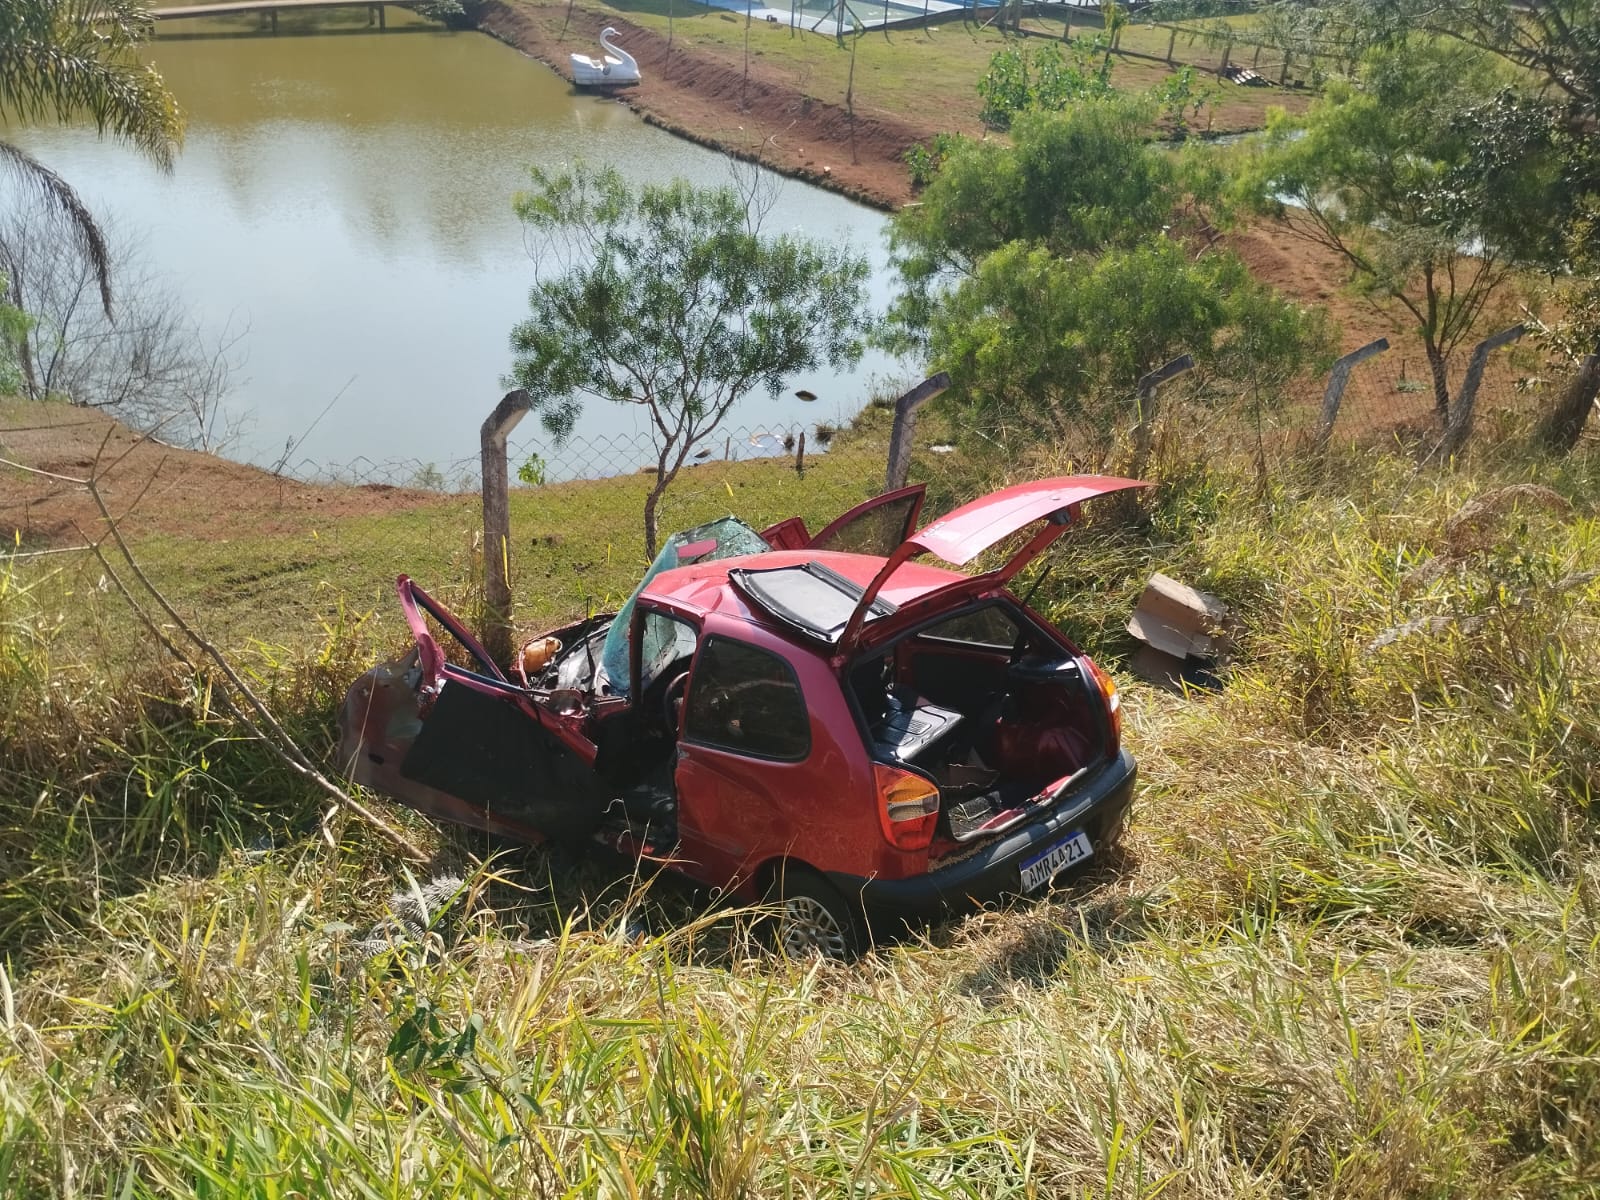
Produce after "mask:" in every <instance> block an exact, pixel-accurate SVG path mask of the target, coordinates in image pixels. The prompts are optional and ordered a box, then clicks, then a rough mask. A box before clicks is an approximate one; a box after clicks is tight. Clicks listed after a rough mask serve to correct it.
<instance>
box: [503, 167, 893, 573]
mask: <svg viewBox="0 0 1600 1200" xmlns="http://www.w3.org/2000/svg"><path fill="white" fill-rule="evenodd" d="M530 173H531V176H532V182H533V188H532V189H531V190H530V191H528V192H524V193H521V194H519V195H518V196H517V198H516V211H517V215H518V216H519V217H520V218H521V220H522V222H523V226H524V229H525V235H526V237H527V239H528V244H529V251H530V253H531V254H532V256H533V257H534V260H535V263H536V264H538V269H539V278H538V281H537V282H536V283H535V284H534V287H533V290H532V293H531V295H530V297H529V305H530V308H531V313H530V315H529V317H528V319H527V320H525V321H523V322H522V323H520V324H519V325H517V326H516V328H515V329H513V330H512V333H511V345H512V349H513V351H514V352H515V355H516V360H515V364H514V365H513V367H512V370H511V373H510V375H509V377H508V383H509V385H510V386H514V387H520V388H523V389H525V390H526V391H527V393H528V398H529V401H530V405H531V407H532V409H533V411H535V412H537V413H538V414H539V416H540V418H541V420H542V422H543V424H544V426H545V428H546V429H547V430H548V431H549V432H550V433H551V434H552V435H553V436H555V437H556V438H557V439H558V440H560V439H564V438H566V437H567V436H568V435H569V434H570V433H571V431H572V428H573V426H574V424H575V423H576V422H577V420H578V417H579V416H580V415H581V413H582V411H583V407H584V404H585V402H586V401H587V400H590V399H598V400H606V401H610V402H612V403H615V404H619V405H631V406H634V407H636V408H638V409H640V410H642V411H643V413H644V414H645V415H646V417H647V418H648V421H649V427H650V434H651V440H652V444H653V446H654V448H655V451H656V462H655V467H654V475H655V479H654V482H653V484H652V486H651V489H650V493H649V495H648V496H647V497H646V498H645V504H644V536H645V550H646V554H647V555H648V556H649V557H652V558H653V557H654V556H655V553H656V545H657V532H658V529H657V515H658V508H659V506H660V504H661V498H662V496H663V495H664V494H665V493H666V491H667V489H668V488H669V487H671V485H672V482H673V480H674V479H676V478H677V476H678V473H679V472H680V471H681V470H682V469H683V466H684V463H686V462H687V461H688V460H689V458H690V456H691V455H692V454H693V453H694V450H695V448H696V447H698V446H699V445H701V444H702V443H703V442H705V441H706V440H707V439H708V438H710V437H711V436H712V435H713V434H714V433H715V432H716V430H717V428H718V426H720V425H721V424H722V421H723V419H724V418H726V417H727V415H728V412H729V410H730V409H731V408H732V407H733V405H734V404H735V402H737V401H738V400H739V399H740V398H741V397H743V396H746V395H748V394H750V393H751V392H754V391H756V390H757V389H764V390H766V391H767V392H769V393H771V394H772V395H773V396H774V397H776V396H777V395H778V394H779V392H781V391H782V389H783V386H784V383H785V380H786V379H787V378H788V377H789V376H790V375H792V374H794V373H795V372H799V371H808V370H812V369H814V368H816V367H817V366H819V365H820V364H821V363H823V362H826V363H828V364H829V365H831V366H834V367H843V366H846V365H851V364H853V363H855V362H856V361H857V360H858V359H859V358H860V356H861V352H862V349H863V339H864V337H865V335H866V333H867V332H868V322H869V315H868V311H867V305H866V300H867V297H866V281H867V273H868V268H867V260H866V258H865V256H864V255H862V254H860V253H859V252H857V251H855V250H854V249H853V248H851V247H849V246H847V245H838V244H830V243H826V242H822V241H819V240H816V239H813V238H809V237H803V236H799V235H794V234H783V235H779V236H765V235H763V234H762V232H761V218H762V216H763V215H764V213H765V211H766V209H767V208H768V207H769V201H768V198H767V196H766V194H765V193H764V188H765V186H766V185H765V184H764V183H763V182H762V179H763V177H762V176H761V175H759V174H758V173H756V172H754V171H750V172H748V173H742V174H740V175H738V176H737V178H738V179H739V181H740V183H741V184H742V185H744V186H742V187H737V188H736V187H697V186H695V185H694V184H691V183H689V182H687V181H685V180H681V179H680V180H676V181H674V182H672V183H667V184H648V185H645V186H642V187H633V186H632V185H630V184H629V183H628V182H627V181H626V180H624V179H623V178H622V176H621V175H620V174H619V173H618V172H617V171H615V170H614V169H609V168H608V169H605V170H596V169H593V168H590V167H587V166H584V165H581V164H580V165H578V166H576V167H574V168H571V169H568V170H563V171H560V172H548V171H545V170H544V169H543V168H540V167H534V168H532V169H531V172H530Z"/></svg>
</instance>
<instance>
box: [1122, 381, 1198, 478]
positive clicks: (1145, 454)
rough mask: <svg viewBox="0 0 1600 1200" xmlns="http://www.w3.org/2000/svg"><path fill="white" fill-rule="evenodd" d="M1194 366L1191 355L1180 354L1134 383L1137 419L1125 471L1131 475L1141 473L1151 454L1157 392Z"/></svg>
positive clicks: (1134, 475)
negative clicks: (1137, 409)
mask: <svg viewBox="0 0 1600 1200" xmlns="http://www.w3.org/2000/svg"><path fill="white" fill-rule="evenodd" d="M1192 370H1194V355H1192V354H1180V355H1178V357H1177V358H1175V359H1173V360H1172V361H1171V362H1169V363H1168V364H1167V365H1166V366H1164V367H1157V368H1156V369H1155V370H1154V371H1151V372H1150V373H1149V374H1148V375H1145V376H1143V377H1141V378H1140V380H1139V382H1138V384H1137V385H1136V387H1135V394H1136V395H1137V397H1138V401H1139V423H1138V424H1137V425H1135V426H1134V429H1133V459H1132V461H1131V462H1130V463H1129V464H1128V474H1129V475H1130V476H1132V477H1133V478H1134V479H1137V478H1139V476H1140V475H1142V474H1143V473H1144V468H1145V462H1146V460H1148V459H1149V457H1150V438H1151V434H1152V433H1153V432H1154V430H1155V424H1156V407H1157V400H1156V396H1157V393H1158V392H1159V391H1160V390H1161V385H1162V384H1163V383H1166V382H1167V380H1169V379H1176V378H1177V377H1178V376H1179V375H1182V374H1184V373H1186V372H1188V371H1192Z"/></svg>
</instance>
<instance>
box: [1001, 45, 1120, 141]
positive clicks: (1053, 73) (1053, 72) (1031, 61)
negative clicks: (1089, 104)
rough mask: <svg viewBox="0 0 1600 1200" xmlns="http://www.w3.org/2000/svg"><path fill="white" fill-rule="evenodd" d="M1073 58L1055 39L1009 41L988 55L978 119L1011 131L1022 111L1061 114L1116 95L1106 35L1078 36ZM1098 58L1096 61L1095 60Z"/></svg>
mask: <svg viewBox="0 0 1600 1200" xmlns="http://www.w3.org/2000/svg"><path fill="white" fill-rule="evenodd" d="M1068 49H1069V50H1070V51H1071V59H1070V61H1069V60H1068V57H1067V55H1064V54H1062V52H1061V47H1060V46H1059V45H1057V44H1056V43H1055V42H1043V43H1041V44H1040V45H1038V46H1037V47H1033V48H1029V47H1028V46H1026V45H1007V46H1005V47H1003V48H1002V49H1000V50H997V51H995V53H994V56H993V57H992V58H990V59H989V69H988V70H987V71H986V72H985V73H984V75H983V78H982V79H980V80H978V95H979V96H981V97H982V98H983V111H982V112H980V113H979V114H978V118H979V120H981V121H982V122H983V123H984V124H985V125H987V126H989V128H991V129H1010V128H1011V122H1012V121H1013V120H1015V119H1016V116H1017V114H1018V113H1020V112H1026V111H1028V110H1029V109H1041V110H1043V111H1046V112H1059V111H1061V110H1062V109H1064V108H1066V107H1067V106H1069V105H1071V104H1073V103H1075V102H1077V101H1079V100H1088V99H1097V98H1100V97H1104V96H1108V95H1110V94H1111V65H1112V58H1111V55H1109V54H1107V53H1106V41H1105V38H1104V37H1103V36H1099V35H1097V36H1095V37H1093V38H1073V39H1072V41H1071V42H1070V43H1068ZM1096 59H1098V60H1099V61H1098V62H1096V61H1095V60H1096Z"/></svg>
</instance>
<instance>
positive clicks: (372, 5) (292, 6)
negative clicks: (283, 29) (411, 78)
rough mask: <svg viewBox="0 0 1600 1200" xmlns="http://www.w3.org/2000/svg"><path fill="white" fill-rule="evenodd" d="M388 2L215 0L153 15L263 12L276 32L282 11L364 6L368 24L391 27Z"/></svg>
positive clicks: (191, 16) (179, 17) (186, 16)
mask: <svg viewBox="0 0 1600 1200" xmlns="http://www.w3.org/2000/svg"><path fill="white" fill-rule="evenodd" d="M385 7H387V6H386V5H384V4H381V3H378V2H377V0H215V2H214V3H209V4H178V5H174V6H172V7H170V8H153V9H151V10H150V16H151V17H152V18H153V19H154V20H156V21H158V22H160V21H183V20H192V19H194V18H196V17H231V16H234V15H236V14H238V13H260V14H261V16H262V17H263V18H265V19H268V20H269V21H270V25H271V29H272V32H273V33H277V32H278V14H279V13H282V12H305V11H308V10H317V9H335V8H364V9H366V10H367V24H368V25H375V26H377V27H378V28H379V29H387V28H388V21H387V20H386V19H385V16H384V11H383V10H384V9H385Z"/></svg>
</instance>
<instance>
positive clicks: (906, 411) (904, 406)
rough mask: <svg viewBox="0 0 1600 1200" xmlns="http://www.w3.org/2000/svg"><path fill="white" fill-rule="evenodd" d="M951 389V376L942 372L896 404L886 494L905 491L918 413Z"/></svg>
mask: <svg viewBox="0 0 1600 1200" xmlns="http://www.w3.org/2000/svg"><path fill="white" fill-rule="evenodd" d="M949 386H950V376H949V374H948V373H947V372H944V371H940V372H939V373H938V374H937V375H930V376H929V377H928V378H926V379H924V380H923V381H922V382H921V383H919V384H917V386H916V387H914V388H912V389H911V390H910V391H909V392H907V393H906V394H905V395H904V396H901V397H900V399H898V400H896V401H895V402H894V428H893V429H891V430H890V432H889V466H888V469H887V470H886V471H885V472H884V481H883V490H884V491H886V492H892V491H894V489H895V488H898V487H905V485H906V475H907V473H908V472H910V470H911V439H912V438H913V436H915V434H916V430H917V409H919V408H921V407H922V406H923V405H924V404H926V403H927V402H928V401H929V400H932V399H933V398H934V397H935V396H937V395H938V394H939V393H940V392H942V391H944V390H945V389H946V388H948V387H949Z"/></svg>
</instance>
